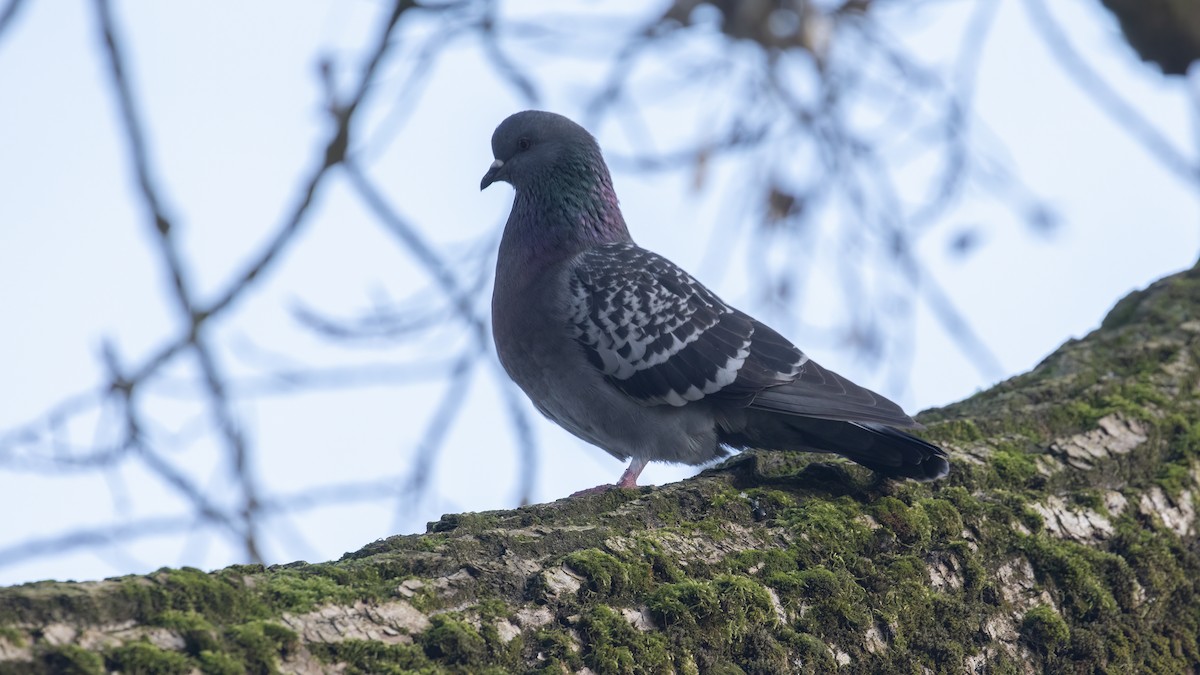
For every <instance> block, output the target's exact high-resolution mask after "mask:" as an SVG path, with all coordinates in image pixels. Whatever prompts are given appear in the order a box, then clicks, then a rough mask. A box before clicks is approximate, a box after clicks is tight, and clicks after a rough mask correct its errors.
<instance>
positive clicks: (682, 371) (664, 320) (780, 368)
mask: <svg viewBox="0 0 1200 675" xmlns="http://www.w3.org/2000/svg"><path fill="white" fill-rule="evenodd" d="M575 262H576V264H575V266H574V268H573V276H572V277H571V280H570V291H571V293H570V299H569V301H570V302H571V308H570V309H571V311H570V317H571V329H572V331H573V334H574V337H575V339H576V341H577V342H578V343H579V344H580V345H581V347H582V348H583V350H584V352H585V353H586V355H587V359H588V361H589V363H591V364H592V365H593V366H595V367H596V368H597V369H598V370H600V371H601V372H603V373H604V374H605V376H606V377H607V379H608V381H609V382H610V383H611V384H612V385H613V386H615V387H617V388H618V389H620V390H621V391H622V392H624V393H625V394H626V395H627V396H629V397H630V398H632V399H633V400H635V401H637V402H639V403H641V404H643V405H664V404H666V405H673V406H682V405H686V404H687V403H689V402H691V401H697V400H700V399H703V398H706V397H712V398H716V399H721V400H725V401H728V402H731V403H737V404H741V405H749V406H750V407H752V408H757V409H761V410H765V411H771V412H777V413H784V414H789V415H798V416H802V417H817V418H823V419H831V420H845V421H857V422H869V423H878V424H886V425H891V426H898V427H912V426H915V425H916V423H915V422H914V421H913V420H912V418H910V417H909V416H908V415H906V414H904V411H903V410H901V409H900V407H899V406H897V405H896V404H895V403H893V402H891V401H889V400H888V399H886V398H884V397H883V396H880V395H879V394H876V393H874V392H872V391H869V390H867V389H864V388H863V387H860V386H858V385H856V384H854V383H853V382H851V381H849V380H847V379H846V378H844V377H842V376H840V375H838V374H837V373H834V372H833V371H831V370H827V369H825V368H822V367H821V366H820V365H818V364H817V363H815V362H813V361H812V360H811V359H809V358H808V357H807V356H806V355H805V354H804V353H803V352H801V351H800V350H799V349H797V348H796V347H795V346H794V345H792V343H791V342H789V341H788V340H787V338H784V337H783V336H782V335H780V334H779V333H777V332H776V331H774V330H772V329H771V328H770V327H768V326H766V325H765V324H762V323H760V322H758V321H756V320H754V319H752V318H750V317H749V316H747V315H745V314H743V313H742V312H740V311H738V310H736V309H734V308H733V307H730V306H729V305H726V304H725V303H724V302H723V301H722V300H721V299H720V298H718V297H717V296H716V295H715V294H714V293H712V291H710V290H708V289H707V288H705V287H704V285H703V284H701V283H700V282H698V281H696V280H695V279H693V278H692V277H691V276H690V275H688V274H687V273H686V272H684V271H683V270H681V269H679V268H678V267H676V266H675V265H674V264H673V263H671V262H670V261H669V260H666V259H665V258H662V257H660V256H658V255H656V254H654V253H651V252H650V251H647V250H645V249H642V248H639V247H638V246H636V245H634V244H632V243H617V244H608V245H605V246H599V247H596V248H593V249H589V250H588V251H586V252H584V253H582V254H580V256H579V257H578V258H577V259H576V260H575Z"/></svg>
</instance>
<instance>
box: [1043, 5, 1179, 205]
mask: <svg viewBox="0 0 1200 675" xmlns="http://www.w3.org/2000/svg"><path fill="white" fill-rule="evenodd" d="M1024 5H1025V11H1026V12H1027V13H1028V14H1029V19H1030V22H1031V23H1032V25H1033V27H1034V28H1035V29H1036V30H1037V31H1038V34H1040V35H1041V37H1042V41H1043V42H1045V43H1046V46H1047V47H1049V48H1050V51H1051V52H1053V53H1054V56H1055V57H1056V58H1057V59H1058V63H1059V65H1061V66H1062V67H1063V70H1066V71H1067V74H1068V75H1070V76H1071V79H1072V80H1073V81H1074V82H1075V84H1077V85H1079V88H1080V89H1082V90H1083V92H1084V93H1085V94H1087V95H1088V96H1089V97H1090V98H1091V99H1092V101H1093V102H1094V103H1095V104H1096V107H1097V108H1099V109H1100V110H1102V111H1103V112H1104V113H1105V114H1106V115H1108V116H1109V117H1110V118H1111V119H1112V120H1113V121H1114V122H1116V123H1117V124H1118V125H1119V126H1121V127H1122V128H1124V129H1125V131H1126V132H1127V133H1128V134H1129V135H1130V136H1132V137H1133V139H1134V140H1136V141H1138V142H1139V143H1141V144H1142V147H1144V148H1145V149H1146V151H1147V152H1149V153H1150V154H1151V155H1153V156H1154V157H1156V158H1157V159H1158V161H1159V163H1161V164H1162V165H1163V167H1165V168H1166V169H1168V170H1170V171H1172V172H1174V173H1175V174H1177V175H1178V176H1179V177H1180V178H1182V179H1183V180H1184V181H1185V182H1187V183H1191V184H1200V167H1197V165H1196V163H1195V162H1193V161H1192V160H1190V159H1188V158H1187V157H1186V156H1185V155H1184V154H1183V153H1182V152H1180V151H1179V150H1178V149H1177V148H1176V147H1175V145H1174V144H1172V143H1171V141H1170V140H1169V139H1167V137H1165V136H1163V135H1162V134H1161V133H1159V131H1158V129H1157V128H1155V126H1154V125H1153V124H1152V123H1151V122H1150V121H1149V120H1147V119H1146V118H1144V117H1142V115H1141V113H1139V112H1138V111H1137V109H1136V108H1134V107H1133V106H1132V105H1130V104H1129V103H1128V102H1127V101H1126V100H1125V99H1124V98H1122V97H1121V95H1120V94H1118V93H1117V92H1116V90H1114V89H1113V88H1112V87H1111V86H1109V84H1108V82H1106V81H1105V80H1104V78H1103V77H1101V76H1100V74H1099V73H1097V72H1096V71H1095V70H1094V69H1093V68H1092V67H1091V66H1089V65H1088V63H1087V61H1086V60H1084V58H1083V57H1082V56H1080V55H1079V52H1077V51H1076V50H1075V48H1074V47H1073V46H1071V41H1070V40H1069V39H1068V38H1067V35H1066V33H1064V32H1063V30H1062V27H1061V26H1060V25H1059V23H1058V21H1057V20H1056V19H1055V18H1054V16H1053V15H1052V14H1050V10H1049V9H1048V7H1047V5H1046V4H1045V3H1042V2H1039V0H1024Z"/></svg>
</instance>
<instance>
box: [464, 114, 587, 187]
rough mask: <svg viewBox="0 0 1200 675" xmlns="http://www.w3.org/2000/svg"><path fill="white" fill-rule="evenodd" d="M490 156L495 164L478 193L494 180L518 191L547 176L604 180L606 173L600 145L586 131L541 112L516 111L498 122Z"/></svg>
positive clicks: (485, 176)
mask: <svg viewBox="0 0 1200 675" xmlns="http://www.w3.org/2000/svg"><path fill="white" fill-rule="evenodd" d="M492 155H493V156H494V157H495V158H496V161H494V162H492V165H491V166H490V167H488V171H487V173H486V174H484V176H483V181H481V182H480V183H479V189H480V190H482V189H484V188H486V187H487V186H489V185H491V184H492V183H495V182H496V181H504V182H506V183H509V184H510V185H512V186H513V187H514V188H516V189H517V190H521V189H523V188H525V187H528V186H530V185H533V184H534V183H536V182H539V181H541V180H542V179H543V178H545V177H547V176H549V175H558V176H569V175H572V174H579V173H590V174H593V175H596V176H603V178H604V179H607V174H608V170H607V169H606V168H605V167H604V160H603V159H602V158H601V155H600V146H598V145H597V144H596V139H595V138H593V137H592V135H591V134H589V133H588V132H587V129H584V128H583V127H581V126H579V125H578V124H576V123H574V122H572V121H571V120H569V119H567V118H566V117H563V116H562V115H558V114H555V113H551V112H542V111H541V110H526V111H524V112H519V113H517V114H515V115H512V116H510V117H509V118H508V119H506V120H504V121H503V122H501V123H500V126H498V127H496V132H495V133H493V134H492Z"/></svg>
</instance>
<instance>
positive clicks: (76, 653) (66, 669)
mask: <svg viewBox="0 0 1200 675" xmlns="http://www.w3.org/2000/svg"><path fill="white" fill-rule="evenodd" d="M37 660H38V662H39V665H41V666H42V667H43V668H44V669H45V671H46V672H49V673H56V674H61V675H105V670H104V659H102V658H100V655H99V654H97V653H95V652H89V651H88V650H86V649H84V648H83V647H79V646H76V645H59V646H56V647H49V648H44V649H39V650H38V654H37Z"/></svg>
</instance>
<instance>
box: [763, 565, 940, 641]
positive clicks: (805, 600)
mask: <svg viewBox="0 0 1200 675" xmlns="http://www.w3.org/2000/svg"><path fill="white" fill-rule="evenodd" d="M921 575H922V576H924V572H923V571H922V572H921ZM767 584H768V585H770V586H771V587H772V588H774V589H775V590H776V592H778V593H779V597H780V601H781V602H783V603H784V607H786V608H787V609H789V610H791V611H792V612H793V613H795V614H797V615H799V614H801V613H802V612H801V609H802V608H803V609H804V611H803V616H800V617H799V618H798V619H797V620H796V626H797V627H798V628H799V629H801V630H803V631H806V632H809V633H813V634H816V635H833V634H835V633H836V632H837V631H840V630H855V631H856V630H858V629H860V628H865V627H866V626H867V625H868V623H869V622H870V619H871V614H870V611H869V610H868V609H867V608H868V607H869V603H868V602H867V592H866V590H865V589H863V587H862V586H860V585H859V584H858V582H857V581H855V579H854V578H853V577H852V576H851V575H850V573H849V572H847V571H846V570H844V569H842V570H831V569H828V568H826V567H824V566H820V565H818V566H816V567H810V568H808V569H804V570H800V571H797V572H786V573H779V574H774V575H772V576H771V577H770V578H768V579H767Z"/></svg>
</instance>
